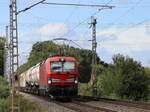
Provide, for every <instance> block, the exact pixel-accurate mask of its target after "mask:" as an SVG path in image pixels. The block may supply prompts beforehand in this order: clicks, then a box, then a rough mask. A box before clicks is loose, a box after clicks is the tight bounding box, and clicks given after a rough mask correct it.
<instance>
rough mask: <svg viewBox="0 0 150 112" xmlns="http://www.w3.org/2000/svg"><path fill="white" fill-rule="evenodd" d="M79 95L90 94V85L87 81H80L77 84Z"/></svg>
mask: <svg viewBox="0 0 150 112" xmlns="http://www.w3.org/2000/svg"><path fill="white" fill-rule="evenodd" d="M78 90H79V95H82V96H91V95H92V93H91V85H90V84H89V83H80V84H79V88H78Z"/></svg>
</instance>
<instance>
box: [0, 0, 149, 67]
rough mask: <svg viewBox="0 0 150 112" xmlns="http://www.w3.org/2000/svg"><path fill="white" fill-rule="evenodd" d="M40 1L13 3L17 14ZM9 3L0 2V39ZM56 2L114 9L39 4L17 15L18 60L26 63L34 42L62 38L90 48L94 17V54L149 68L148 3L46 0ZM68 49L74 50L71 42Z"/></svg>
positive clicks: (18, 0) (132, 1) (6, 0)
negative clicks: (121, 57) (120, 56)
mask: <svg viewBox="0 0 150 112" xmlns="http://www.w3.org/2000/svg"><path fill="white" fill-rule="evenodd" d="M38 1H40V0H17V6H18V11H19V10H21V9H24V8H26V7H28V6H30V5H31V4H34V3H36V2H38ZM9 2H10V0H1V1H0V12H1V16H0V36H4V35H5V26H6V25H8V24H9V4H10V3H9ZM46 2H56V3H78V4H102V5H105V4H107V5H110V6H115V8H113V9H105V10H100V11H98V10H99V9H101V8H93V7H75V6H51V5H45V4H40V5H38V6H36V7H34V8H32V9H30V10H28V11H26V12H23V13H20V14H19V15H18V32H19V36H18V38H19V59H20V64H22V63H24V62H26V60H27V58H28V55H29V52H30V50H31V48H32V45H33V44H34V43H36V42H38V41H45V40H52V39H54V38H58V37H63V38H67V39H71V40H74V41H75V42H76V43H78V44H79V45H80V46H81V47H82V48H85V49H91V42H90V41H88V40H90V39H91V38H92V35H91V29H90V25H89V23H90V22H91V16H94V17H95V18H97V28H96V30H97V53H98V55H99V57H100V58H101V59H102V60H103V61H105V62H108V63H112V56H113V55H115V54H118V53H120V54H123V55H125V56H126V55H127V56H129V57H132V58H134V59H135V60H137V61H140V62H141V63H142V64H143V65H144V66H149V67H150V14H149V11H150V0H47V1H46ZM70 45H71V46H74V47H78V46H76V45H74V44H73V43H70Z"/></svg>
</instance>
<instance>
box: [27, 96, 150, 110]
mask: <svg viewBox="0 0 150 112" xmlns="http://www.w3.org/2000/svg"><path fill="white" fill-rule="evenodd" d="M30 96H31V97H32V96H33V97H36V98H37V99H41V100H43V101H45V102H51V103H54V104H56V105H58V106H61V107H65V108H66V109H69V110H70V111H71V110H72V111H75V112H118V111H119V110H117V109H114V108H109V106H107V107H106V106H102V105H91V104H89V103H88V102H90V101H95V100H96V103H98V102H104V103H107V104H114V105H118V106H119V105H120V106H126V108H128V107H133V108H138V109H139V110H140V109H144V110H146V111H145V112H149V110H150V104H148V103H141V102H134V103H133V102H131V101H120V100H114V99H106V98H99V99H98V98H93V97H86V96H84V97H83V96H82V97H81V96H80V97H78V98H74V99H72V101H67V102H66V101H65V102H64V101H58V100H50V98H49V97H43V96H37V95H31V94H30ZM121 108H122V107H120V109H121ZM133 110H134V109H133ZM72 111H71V112H72ZM131 111H132V109H131V110H130V112H131ZM141 111H142V110H141ZM141 111H140V112H141ZM60 112H61V111H60ZM67 112H69V111H67ZM120 112H121V111H120ZM127 112H128V111H127ZM132 112H136V110H134V111H132ZM138 112H139V111H138Z"/></svg>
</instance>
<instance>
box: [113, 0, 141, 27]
mask: <svg viewBox="0 0 150 112" xmlns="http://www.w3.org/2000/svg"><path fill="white" fill-rule="evenodd" d="M141 2H142V0H138V1H137V2H136V3H135V5H134V6H132V7H131V8H130V9H128V10H127V11H126V12H124V13H123V14H121V15H120V16H119V17H118V18H116V19H115V20H114V21H117V22H118V21H119V20H120V19H121V18H122V17H125V16H126V15H127V14H129V12H130V11H132V10H133V9H135V7H136V6H138V5H139V4H140V3H141ZM114 21H113V22H112V23H113V24H112V25H111V27H112V26H114V25H115V24H116V23H114Z"/></svg>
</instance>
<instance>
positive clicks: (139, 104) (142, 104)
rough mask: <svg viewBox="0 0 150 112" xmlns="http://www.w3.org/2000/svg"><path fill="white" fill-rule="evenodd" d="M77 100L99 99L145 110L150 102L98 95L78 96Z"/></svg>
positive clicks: (149, 107)
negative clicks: (100, 96) (99, 96)
mask: <svg viewBox="0 0 150 112" xmlns="http://www.w3.org/2000/svg"><path fill="white" fill-rule="evenodd" d="M75 100H77V101H79V100H82V101H86V100H91V101H94V100H95V101H101V102H104V103H111V104H116V105H123V106H127V107H135V108H139V109H145V110H150V103H146V102H137V101H125V100H117V99H108V98H98V97H90V96H79V97H78V98H77V99H75Z"/></svg>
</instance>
